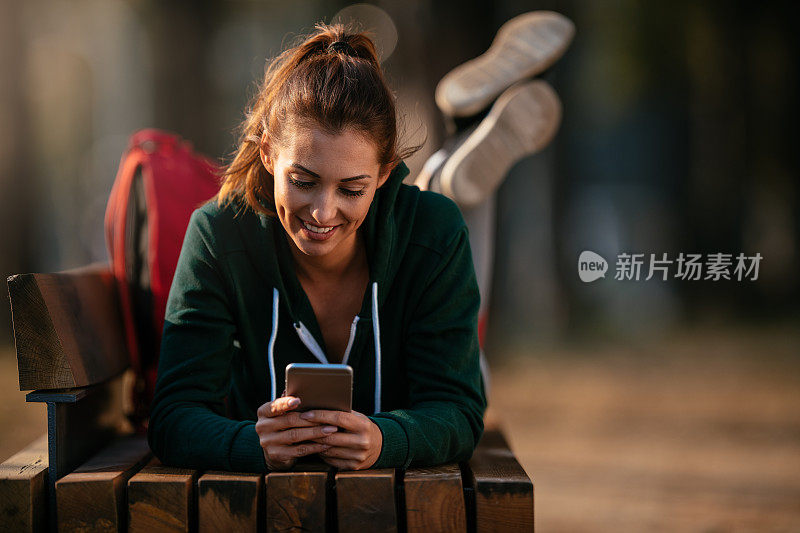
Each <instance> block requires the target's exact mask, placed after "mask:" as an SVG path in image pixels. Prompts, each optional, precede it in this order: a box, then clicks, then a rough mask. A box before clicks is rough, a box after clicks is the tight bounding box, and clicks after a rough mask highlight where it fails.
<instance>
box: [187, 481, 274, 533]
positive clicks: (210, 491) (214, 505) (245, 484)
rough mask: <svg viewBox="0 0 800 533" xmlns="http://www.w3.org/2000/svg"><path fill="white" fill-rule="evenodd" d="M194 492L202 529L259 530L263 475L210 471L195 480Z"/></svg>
mask: <svg viewBox="0 0 800 533" xmlns="http://www.w3.org/2000/svg"><path fill="white" fill-rule="evenodd" d="M197 493H198V498H197V516H198V527H199V531H200V532H201V533H203V532H206V531H208V532H214V531H227V532H231V533H232V532H239V531H242V532H244V531H253V532H256V531H261V529H262V527H261V524H262V523H263V516H261V515H263V503H262V502H263V495H264V476H263V475H261V474H252V473H234V472H216V471H209V472H206V473H205V474H203V475H202V476H200V478H199V479H198V480H197Z"/></svg>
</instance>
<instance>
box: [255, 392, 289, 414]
mask: <svg viewBox="0 0 800 533" xmlns="http://www.w3.org/2000/svg"><path fill="white" fill-rule="evenodd" d="M299 405H300V398H298V397H296V396H282V397H280V398H277V399H275V400H273V401H271V402H267V403H265V404H264V405H262V406H261V407H259V408H258V411H256V414H257V415H258V416H263V417H267V418H271V417H274V416H279V415H282V414H284V413H286V412H288V411H291V410H292V409H295V408H297V407H298V406H299Z"/></svg>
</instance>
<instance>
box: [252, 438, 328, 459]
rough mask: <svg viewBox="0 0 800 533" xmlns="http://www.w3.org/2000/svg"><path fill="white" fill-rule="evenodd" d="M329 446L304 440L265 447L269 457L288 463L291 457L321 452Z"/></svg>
mask: <svg viewBox="0 0 800 533" xmlns="http://www.w3.org/2000/svg"><path fill="white" fill-rule="evenodd" d="M328 448H329V446H328V445H327V444H317V443H312V442H304V443H302V444H294V445H291V446H285V445H275V446H269V447H267V454H268V455H269V457H270V459H273V460H276V461H278V462H283V463H288V462H291V461H292V459H296V458H298V457H303V456H306V455H311V454H313V453H321V452H324V451H326V450H327V449H328Z"/></svg>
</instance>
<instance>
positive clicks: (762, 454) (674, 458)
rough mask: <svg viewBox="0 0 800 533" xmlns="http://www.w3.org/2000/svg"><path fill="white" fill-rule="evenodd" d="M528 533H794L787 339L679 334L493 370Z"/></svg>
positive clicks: (792, 396) (798, 495)
mask: <svg viewBox="0 0 800 533" xmlns="http://www.w3.org/2000/svg"><path fill="white" fill-rule="evenodd" d="M493 372H494V376H495V379H494V381H493V390H492V400H491V401H492V406H493V407H494V408H495V409H497V410H498V411H500V412H502V413H503V419H504V420H505V422H506V423H505V426H506V428H507V429H508V431H509V433H510V440H511V446H512V448H513V449H514V451H515V452H516V453H517V455H518V457H519V458H520V462H521V463H522V464H523V467H525V469H526V471H527V472H528V473H529V474H530V475H531V477H532V478H533V480H534V484H535V498H536V503H535V508H536V525H537V528H538V530H539V531H800V337H799V336H798V335H797V333H793V334H792V335H790V334H789V333H788V332H787V331H774V332H765V333H758V334H753V333H746V332H745V333H738V334H731V333H725V334H722V333H720V334H716V335H715V334H703V335H702V336H699V335H694V336H693V335H688V336H685V337H683V336H682V337H680V338H679V339H674V340H671V341H669V342H667V343H664V344H662V345H660V346H658V347H653V346H647V347H642V348H631V347H629V348H625V349H620V348H610V347H605V348H600V349H597V348H574V349H571V350H570V349H567V350H559V351H557V352H551V353H537V354H532V355H531V356H528V357H525V358H524V359H518V360H517V364H504V365H502V366H498V367H497V368H494V369H493Z"/></svg>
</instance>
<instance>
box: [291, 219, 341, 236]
mask: <svg viewBox="0 0 800 533" xmlns="http://www.w3.org/2000/svg"><path fill="white" fill-rule="evenodd" d="M300 222H301V223H302V224H303V227H304V228H306V229H307V230H308V231H311V232H313V233H318V234H321V235H324V234H326V233H330V232H331V231H332V230H334V229H335V228H337V227H339V226H338V225H336V226H315V225H314V224H311V223H309V222H306V221H305V220H303V219H302V218H301V219H300Z"/></svg>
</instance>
